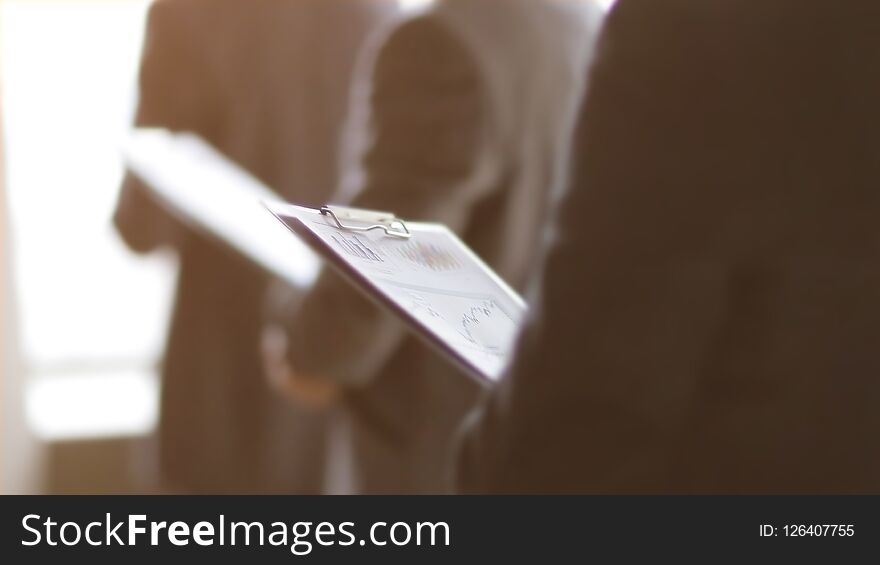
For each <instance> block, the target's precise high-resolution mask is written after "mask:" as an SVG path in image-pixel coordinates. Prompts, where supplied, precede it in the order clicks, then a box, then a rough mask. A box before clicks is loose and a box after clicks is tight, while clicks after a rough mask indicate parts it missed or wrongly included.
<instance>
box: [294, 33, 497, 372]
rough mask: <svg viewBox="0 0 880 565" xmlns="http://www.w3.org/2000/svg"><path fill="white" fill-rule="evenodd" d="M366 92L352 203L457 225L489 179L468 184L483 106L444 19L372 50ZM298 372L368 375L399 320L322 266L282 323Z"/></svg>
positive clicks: (383, 357)
mask: <svg viewBox="0 0 880 565" xmlns="http://www.w3.org/2000/svg"><path fill="white" fill-rule="evenodd" d="M370 80H371V84H372V90H371V92H370V93H369V95H368V97H367V103H368V132H369V135H370V137H369V139H368V144H367V146H366V147H365V149H364V150H363V151H362V152H361V157H360V169H361V170H360V173H361V175H362V180H361V183H362V184H361V187H362V188H361V190H360V191H359V193H358V194H357V196H356V197H355V198H354V199H353V200H352V201H351V202H349V204H350V205H352V206H356V207H364V208H371V209H379V210H390V211H393V212H395V213H396V214H397V215H399V216H400V217H402V218H406V219H410V220H425V219H430V220H432V221H438V222H444V223H446V224H447V225H448V226H450V227H451V228H452V229H461V228H463V227H464V226H465V225H466V224H467V221H468V218H469V215H470V213H471V209H472V207H473V205H474V203H475V202H476V201H477V200H479V199H480V198H482V197H483V196H484V195H485V193H486V192H487V191H489V190H491V189H492V188H494V187H491V186H478V187H475V186H466V185H464V184H463V181H464V180H465V179H468V178H469V177H471V173H472V171H473V168H474V167H475V166H476V162H477V160H478V159H479V157H480V154H479V149H480V147H481V143H480V142H481V136H482V135H483V134H484V132H485V128H484V120H485V117H484V115H485V113H484V108H483V103H484V101H483V99H482V94H481V88H480V83H479V78H478V75H477V71H476V69H475V68H474V66H473V63H472V62H471V56H470V55H469V54H468V53H467V52H466V51H464V49H463V48H462V47H461V46H460V45H459V44H458V43H457V42H456V40H455V39H454V37H453V36H452V35H451V34H450V32H449V31H447V30H446V29H445V28H444V27H443V26H442V24H440V23H438V22H437V21H435V20H434V19H433V18H431V17H419V18H416V19H414V20H411V21H409V22H407V23H404V24H402V26H401V27H399V28H398V29H396V30H395V31H393V32H392V33H391V35H390V37H389V38H388V39H387V41H386V42H385V44H384V45H383V47H382V48H381V49H380V52H379V53H378V56H377V59H376V62H375V64H374V67H373V71H372V75H371V77H370ZM288 335H289V344H288V359H289V362H290V364H291V366H292V368H293V370H294V372H295V373H296V374H300V375H312V376H316V377H321V378H323V379H328V380H330V381H334V382H338V383H347V384H364V383H365V382H366V380H368V379H369V378H371V377H372V376H374V374H375V373H376V371H378V370H379V369H380V368H381V366H382V365H383V364H384V363H385V362H386V361H387V360H388V358H389V357H390V355H391V354H392V353H393V352H394V351H395V349H396V348H397V347H398V346H399V344H400V342H401V340H402V339H403V337H404V335H405V329H404V328H403V327H402V325H401V324H400V323H399V322H398V321H397V320H395V319H394V318H393V317H392V316H391V315H389V314H387V313H386V312H384V311H382V310H381V309H379V308H378V307H376V306H375V305H374V304H373V303H371V302H370V301H368V300H367V299H366V298H364V297H362V296H361V295H360V294H359V293H358V292H357V291H356V290H355V289H353V288H352V287H351V286H350V285H349V284H348V283H347V282H345V281H344V280H343V279H341V278H340V277H339V276H338V275H337V274H336V273H333V272H329V271H325V272H324V273H323V275H322V276H321V277H320V279H319V281H318V282H317V284H316V286H315V288H314V289H313V290H312V292H310V294H309V295H308V296H307V297H306V298H305V300H304V303H303V304H302V307H301V308H300V309H299V310H298V312H297V314H296V316H295V317H293V318H292V320H291V323H290V324H289V327H288Z"/></svg>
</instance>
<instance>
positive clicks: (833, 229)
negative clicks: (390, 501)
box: [461, 0, 880, 494]
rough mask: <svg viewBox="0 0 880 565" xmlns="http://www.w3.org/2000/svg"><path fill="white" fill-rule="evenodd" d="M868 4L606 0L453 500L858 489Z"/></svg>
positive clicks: (869, 262) (869, 466) (869, 174)
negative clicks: (520, 314)
mask: <svg viewBox="0 0 880 565" xmlns="http://www.w3.org/2000/svg"><path fill="white" fill-rule="evenodd" d="M878 67H880V8H878V6H877V5H876V3H865V2H857V1H844V2H836V3H835V4H834V9H833V10H830V11H829V10H828V5H827V4H826V3H824V2H796V1H793V0H790V1H782V2H765V3H761V4H748V5H746V4H743V3H736V2H727V1H724V0H706V1H703V2H686V1H675V2H652V1H638V0H622V1H621V2H620V3H618V4H617V5H616V7H615V9H614V12H613V13H612V14H611V16H610V17H609V21H608V24H607V27H606V29H605V34H604V35H603V38H602V41H601V45H600V48H599V57H598V59H597V61H596V64H595V66H594V68H593V72H592V76H591V79H590V84H591V87H590V92H589V95H588V96H587V100H586V103H585V105H584V108H583V116H582V121H581V126H580V130H579V134H578V136H577V147H578V148H577V149H576V151H575V153H574V161H575V163H576V166H575V167H574V180H573V183H572V185H571V188H570V191H569V193H568V196H567V198H566V199H565V200H564V202H563V205H562V206H561V208H560V219H561V225H560V227H559V228H558V231H559V235H558V236H557V237H556V238H555V241H554V245H553V247H552V249H551V251H550V253H549V257H548V260H547V269H546V273H545V276H544V280H543V282H542V285H541V289H540V296H539V299H538V300H537V303H536V305H535V307H534V311H533V312H534V313H533V321H532V323H531V327H530V328H529V329H528V330H527V331H526V334H525V336H524V338H523V339H522V342H521V345H522V351H521V353H520V355H519V359H518V360H517V361H516V362H515V364H514V368H513V370H512V371H511V372H510V373H509V374H508V375H507V377H506V378H505V380H504V381H503V382H502V383H501V384H500V386H498V388H497V390H495V391H493V393H492V395H491V399H490V402H489V403H488V404H487V406H486V407H485V409H484V410H483V412H482V413H481V417H480V419H479V420H478V421H477V423H476V425H475V426H474V428H473V429H472V432H471V434H470V436H469V442H468V443H467V444H466V447H465V449H464V451H463V459H462V466H461V471H462V482H461V487H462V490H464V491H467V492H492V493H498V492H520V493H536V492H537V493H552V492H560V493H576V492H583V493H639V492H659V493H673V492H690V493H694V492H696V493H813V494H818V493H877V492H878V491H880V457H878V452H877V440H876V432H877V430H878V429H880V411H878V410H877V406H878V404H880V387H878V380H877V375H878V374H880V356H878V355H877V336H878V335H880V267H878V264H877V257H878V253H877V251H878V249H880V229H878V222H877V218H878V216H880V191H878V188H877V183H878V178H880V160H878V155H880V142H878V134H877V132H878V131H880V111H878V108H877V100H878V97H880V75H878V73H877V68H878Z"/></svg>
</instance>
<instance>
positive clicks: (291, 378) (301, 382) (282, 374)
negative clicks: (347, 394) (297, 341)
mask: <svg viewBox="0 0 880 565" xmlns="http://www.w3.org/2000/svg"><path fill="white" fill-rule="evenodd" d="M260 349H261V350H262V356H263V369H264V372H265V374H266V378H267V379H268V381H269V385H270V386H271V387H272V388H273V389H275V390H277V391H278V392H280V393H281V394H283V395H284V396H286V397H287V398H289V399H290V400H292V401H293V402H295V403H296V404H299V405H302V406H305V407H307V408H312V409H315V410H324V409H327V408H329V407H330V406H332V405H333V404H335V403H336V402H337V401H338V399H339V397H340V396H341V392H342V388H341V387H340V386H339V385H338V384H336V383H334V382H331V381H327V380H324V379H321V378H317V377H313V376H310V375H303V374H300V373H297V372H296V371H294V370H293V367H291V366H290V363H289V362H288V361H287V332H285V331H284V328H282V327H280V326H277V325H276V326H267V327H266V328H265V329H264V330H263V334H262V336H261V340H260Z"/></svg>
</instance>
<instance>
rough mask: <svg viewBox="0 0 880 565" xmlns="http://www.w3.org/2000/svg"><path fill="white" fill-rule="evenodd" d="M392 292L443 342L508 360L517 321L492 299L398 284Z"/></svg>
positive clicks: (516, 328)
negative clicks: (443, 340)
mask: <svg viewBox="0 0 880 565" xmlns="http://www.w3.org/2000/svg"><path fill="white" fill-rule="evenodd" d="M392 288H394V290H391V293H392V294H393V295H394V297H395V300H396V301H397V302H398V304H400V305H401V306H402V307H403V308H405V309H407V310H408V311H409V312H410V313H412V314H413V315H414V316H415V317H416V318H419V319H421V320H423V321H424V322H425V325H426V326H427V327H430V328H433V329H434V331H435V332H436V333H437V334H439V335H440V336H442V337H443V338H444V339H445V340H447V341H450V342H452V343H457V344H458V345H459V346H461V347H464V348H467V349H470V350H472V351H475V352H478V353H480V354H482V355H486V356H490V357H493V358H496V359H497V360H499V361H504V360H506V359H507V358H508V355H509V352H510V349H511V348H512V345H513V341H514V339H515V337H516V333H517V330H518V328H519V321H520V319H519V318H520V317H519V316H518V315H517V314H516V313H513V312H511V311H509V310H508V309H507V308H505V307H503V306H502V305H501V304H499V303H498V302H497V301H496V300H495V299H494V298H492V297H490V296H483V295H479V294H466V293H453V292H438V291H437V290H434V289H424V288H416V287H410V286H406V285H398V284H394V285H393V287H392Z"/></svg>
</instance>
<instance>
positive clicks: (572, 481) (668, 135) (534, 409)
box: [458, 0, 727, 493]
mask: <svg viewBox="0 0 880 565" xmlns="http://www.w3.org/2000/svg"><path fill="white" fill-rule="evenodd" d="M689 13H690V9H689V8H688V5H687V3H684V2H651V1H649V0H646V1H641V2H640V1H632V2H629V1H627V0H623V1H622V2H621V3H620V4H619V5H618V8H617V9H615V11H614V12H613V13H612V14H611V16H610V17H609V20H608V21H607V23H606V28H605V31H604V34H603V37H602V39H601V40H600V43H599V48H598V56H597V59H596V60H595V63H594V68H593V71H592V73H591V80H590V84H591V90H590V92H589V93H588V95H587V98H586V101H585V105H584V108H583V114H582V117H581V123H580V125H579V129H578V133H577V135H576V148H575V151H574V153H573V163H574V165H573V169H574V170H573V180H572V183H571V186H570V189H569V192H568V194H567V196H566V198H565V199H564V201H563V202H562V204H561V207H560V211H559V225H558V227H557V228H556V230H555V235H554V240H553V241H552V244H551V247H550V250H549V253H548V256H547V257H546V264H545V271H544V272H545V275H544V278H543V280H542V281H541V286H540V288H539V289H538V290H539V292H538V293H537V294H536V296H537V299H536V302H535V303H534V304H533V305H532V309H531V313H530V317H531V319H530V322H529V323H528V325H527V329H526V330H525V333H524V335H523V336H522V337H521V340H520V343H519V348H518V354H517V358H516V359H515V361H514V363H513V365H512V368H511V370H510V371H509V373H508V374H507V375H506V377H505V378H504V379H503V381H502V382H501V383H500V384H499V385H498V386H497V388H496V389H495V390H494V391H493V392H492V393H491V395H490V396H489V398H488V401H487V403H486V404H485V406H483V407H482V408H481V409H480V410H479V411H478V412H477V413H475V414H474V415H473V418H472V420H471V422H470V423H469V427H468V429H467V430H466V433H465V436H464V441H463V444H462V446H461V451H460V460H459V466H458V476H459V484H458V487H459V490H461V491H462V492H468V493H484V492H520V493H522V492H525V493H529V492H543V493H552V492H562V493H565V492H568V493H571V492H584V491H587V492H615V491H623V492H639V491H651V490H654V486H655V484H657V483H662V481H664V480H665V478H666V476H665V471H666V469H667V467H668V464H669V461H670V458H671V457H674V455H672V454H673V453H674V449H675V447H676V444H675V440H676V438H677V437H679V436H678V434H679V431H680V429H681V428H682V426H683V425H684V419H685V414H686V412H687V410H686V408H687V406H688V401H689V399H690V395H691V394H692V392H693V386H694V385H693V383H694V379H695V374H696V373H697V371H698V370H699V368H700V366H701V363H703V362H704V361H705V360H704V359H702V358H701V355H703V354H705V351H706V350H707V349H709V348H710V347H709V345H710V344H711V342H712V340H713V339H714V338H716V337H717V336H716V333H717V331H718V329H717V327H718V325H719V320H720V319H722V318H723V316H724V308H725V306H724V294H725V284H726V280H727V277H726V273H725V267H724V264H723V261H721V260H720V259H718V258H717V257H719V256H720V255H721V254H720V253H719V250H718V249H717V248H716V247H715V246H716V245H718V239H719V234H720V233H722V232H723V230H724V228H723V219H724V217H725V213H724V211H723V210H724V207H725V202H723V197H719V195H718V194H714V195H713V194H712V191H711V190H707V188H710V187H711V186H712V183H713V181H716V180H717V174H718V172H717V171H715V170H714V169H713V167H714V166H715V163H716V162H717V159H715V158H714V157H716V156H717V154H718V153H717V152H718V151H723V150H722V149H719V148H717V147H715V146H713V144H712V143H708V142H707V141H706V137H705V136H706V134H707V132H706V131H705V128H706V124H707V123H712V120H713V111H715V112H717V111H718V108H717V107H716V108H713V104H714V102H715V101H717V100H723V99H721V98H719V99H714V98H713V96H715V95H716V94H718V92H716V91H715V89H716V86H712V85H711V81H712V80H713V77H712V76H711V74H710V73H709V69H710V68H711V67H710V66H709V65H706V64H704V63H705V61H706V60H708V59H709V57H710V56H706V57H705V58H704V56H703V55H702V54H701V52H700V51H701V50H700V48H699V47H700V46H699V42H700V39H699V37H695V36H696V34H695V33H692V32H693V31H695V30H699V26H697V25H695V22H693V21H688V19H689ZM696 33H697V34H698V33H701V32H700V31H697V32H696ZM707 73H709V74H707ZM706 81H709V83H708V84H710V86H708V87H707V86H706V84H707V82H706ZM694 97H697V98H696V99H695V98H694ZM705 100H709V101H710V102H709V103H708V104H706V103H704V102H705ZM721 174H723V173H721Z"/></svg>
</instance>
